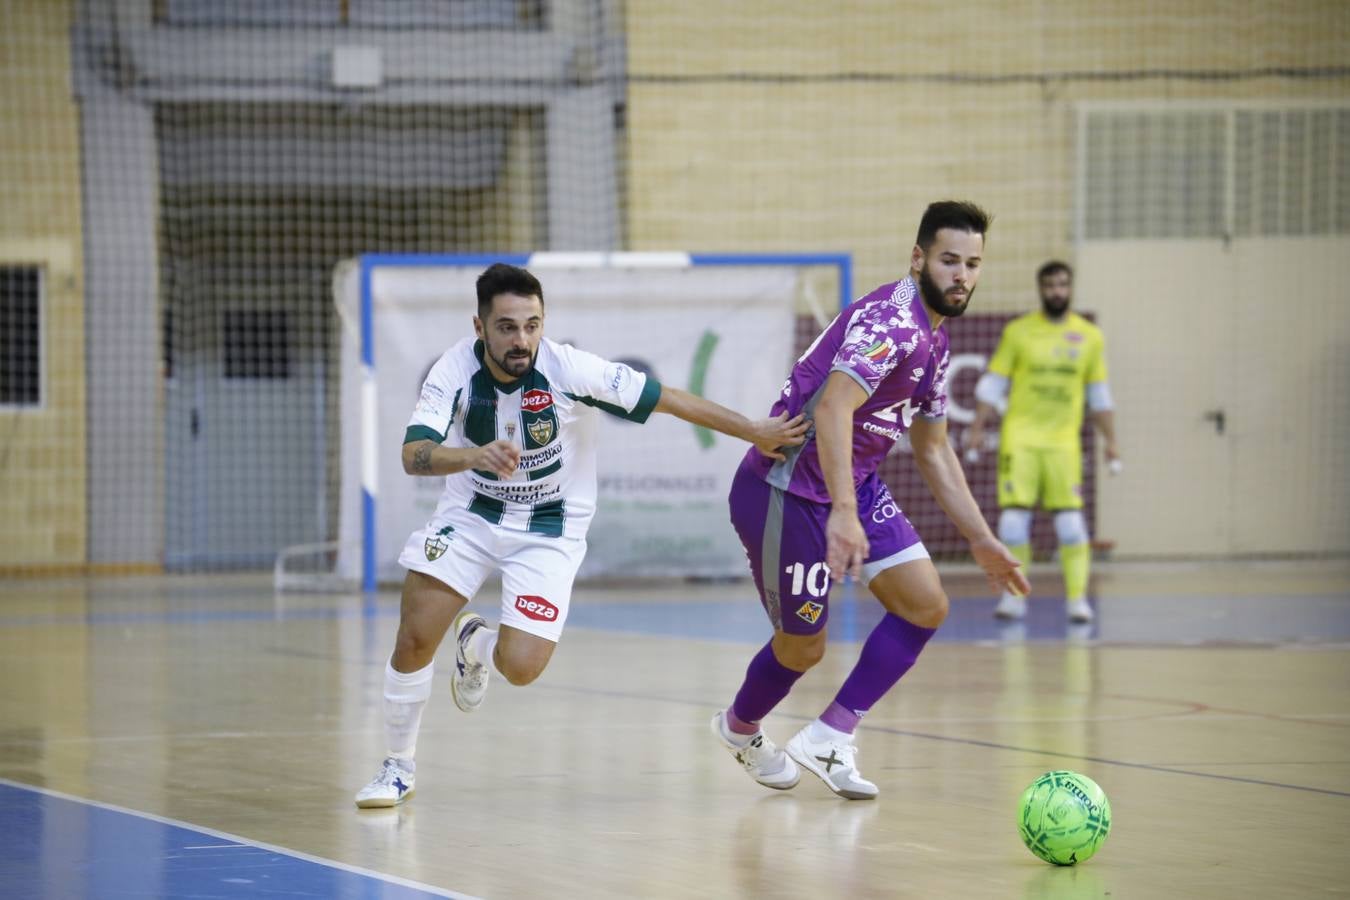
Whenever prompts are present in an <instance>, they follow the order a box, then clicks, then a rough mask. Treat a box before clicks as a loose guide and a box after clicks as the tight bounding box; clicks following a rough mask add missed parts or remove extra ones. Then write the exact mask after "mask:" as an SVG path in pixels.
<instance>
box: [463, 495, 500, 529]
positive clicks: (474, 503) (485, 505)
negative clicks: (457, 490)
mask: <svg viewBox="0 0 1350 900" xmlns="http://www.w3.org/2000/svg"><path fill="white" fill-rule="evenodd" d="M469 512H471V513H473V514H474V515H477V516H482V517H483V518H484V519H486V520H487V521H489V522H491V523H492V524H493V525H500V524H502V516H503V515H505V513H506V504H505V503H503V502H502V501H500V500H498V499H496V498H495V497H489V496H487V495H486V494H480V493H478V492H477V491H474V493H473V499H472V500H470V501H469Z"/></svg>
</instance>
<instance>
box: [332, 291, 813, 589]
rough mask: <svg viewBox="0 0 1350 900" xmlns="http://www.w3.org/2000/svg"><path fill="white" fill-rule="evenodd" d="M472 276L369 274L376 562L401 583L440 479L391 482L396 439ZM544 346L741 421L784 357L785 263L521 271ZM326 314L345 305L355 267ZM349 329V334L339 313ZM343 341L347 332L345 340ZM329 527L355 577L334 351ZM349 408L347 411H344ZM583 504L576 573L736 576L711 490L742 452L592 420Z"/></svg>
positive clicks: (355, 353) (684, 426) (462, 318)
mask: <svg viewBox="0 0 1350 900" xmlns="http://www.w3.org/2000/svg"><path fill="white" fill-rule="evenodd" d="M481 271H482V267H481V266H476V267H473V268H461V267H450V266H447V267H443V268H442V267H392V266H391V267H385V266H381V267H377V268H376V269H375V270H374V272H373V275H372V291H371V293H372V297H373V307H372V308H373V320H372V322H373V325H372V331H373V335H374V371H375V383H376V392H377V398H378V399H377V403H378V414H377V416H376V419H375V423H374V428H375V434H374V441H369V440H368V441H367V446H370V445H371V444H373V445H374V446H375V447H376V448H377V450H376V455H377V466H376V471H375V475H376V479H377V481H376V491H375V493H376V502H375V509H376V562H377V567H378V573H379V578H380V580H381V581H395V580H398V579H401V577H402V571H401V569H400V568H399V567H398V565H397V558H398V554H399V551H400V550H401V549H402V547H403V544H404V542H405V540H406V539H407V537H408V535H409V533H411V532H412V531H414V530H416V529H417V528H420V527H421V526H422V525H423V524H424V523H425V521H426V520H427V519H428V518H429V517H430V516H431V513H432V512H433V510H434V509H435V506H436V502H437V500H438V498H439V497H440V493H441V489H442V486H443V483H444V480H443V479H441V478H420V477H413V476H409V475H407V474H405V473H404V472H403V468H402V463H401V459H400V450H401V445H402V441H403V433H404V428H405V426H406V425H407V422H408V418H409V416H410V414H411V412H412V408H413V405H414V404H415V403H416V402H417V396H418V393H419V390H420V388H421V383H422V380H423V379H424V378H425V376H426V374H427V372H428V370H429V369H430V368H431V365H432V364H433V363H434V362H435V361H436V360H437V359H438V358H439V357H440V355H441V354H442V353H444V352H445V350H446V349H447V348H448V347H449V346H450V345H451V344H453V343H455V342H456V341H457V340H459V339H460V338H462V337H464V336H466V335H469V334H472V333H473V322H472V319H473V315H474V312H475V308H476V295H475V291H474V282H475V279H476V278H477V277H478V275H479V273H480V272H481ZM532 271H534V273H535V274H536V275H537V276H538V277H539V279H540V281H541V283H542V284H543V287H544V307H545V334H546V335H547V336H548V337H550V338H552V339H553V340H556V341H560V342H563V343H570V344H573V345H575V346H577V347H580V348H582V349H585V350H588V351H590V352H592V353H596V354H598V355H600V356H602V357H605V358H607V359H611V360H618V361H623V362H625V363H627V364H628V365H630V366H633V367H634V368H637V369H640V370H642V371H644V372H647V373H648V374H649V375H650V376H651V377H654V378H656V379H657V380H658V381H660V382H661V383H662V384H666V385H671V386H673V387H678V388H682V389H684V390H689V391H692V392H694V393H698V394H701V395H702V396H705V397H707V398H708V399H710V400H714V401H716V402H718V403H721V404H723V405H725V406H728V407H730V408H732V409H734V410H737V411H739V412H741V413H743V414H745V415H746V416H748V417H750V418H759V417H762V416H764V415H766V414H767V413H768V410H769V407H770V406H771V405H772V403H773V401H774V399H775V398H776V397H777V395H778V392H779V389H780V388H781V386H782V384H783V379H784V378H785V377H786V374H787V371H788V367H789V365H790V363H791V361H792V349H793V347H792V343H793V325H794V316H793V303H794V298H795V296H796V291H797V279H798V271H797V270H796V269H795V268H793V267H787V266H782V267H779V266H773V267H767V266H745V267H740V266H737V267H706V268H705V267H685V268H578V269H565V268H558V269H553V268H546V267H536V268H534V269H532ZM338 281H339V284H338V290H339V291H340V292H341V293H342V294H343V295H344V296H343V301H344V302H343V303H342V305H343V306H344V308H345V309H346V310H347V311H348V312H349V313H350V312H353V311H355V310H356V309H358V308H359V301H358V300H357V298H356V297H355V294H354V292H356V291H357V290H358V289H359V284H358V278H357V269H356V267H355V266H352V267H350V268H349V269H347V270H345V271H342V272H340V273H339V278H338ZM345 318H347V320H348V321H349V323H351V324H354V322H353V321H352V317H351V316H350V315H348V316H346V317H345ZM349 331H350V329H349ZM344 346H345V349H344V356H345V357H346V359H345V360H344V366H343V403H344V407H343V408H344V416H343V451H344V463H343V465H344V478H343V503H342V508H343V516H342V539H343V541H344V548H347V549H345V550H344V552H343V554H342V558H341V559H340V561H339V570H340V571H342V572H343V573H344V574H355V573H356V572H357V571H359V569H360V561H359V551H356V550H354V549H352V546H353V544H354V543H359V541H360V539H361V522H360V476H359V472H360V468H359V462H354V461H353V460H352V457H353V456H359V453H360V446H361V434H360V431H361V417H360V415H359V414H356V410H357V409H358V408H359V401H358V400H357V399H356V398H357V397H358V396H359V387H357V386H356V385H355V384H354V382H356V381H358V380H359V378H360V371H361V370H360V360H359V350H358V345H357V343H356V342H355V341H353V340H350V339H349V340H348V341H347V342H346V344H345V345H344ZM352 404H356V405H352ZM600 415H601V419H602V420H603V421H602V423H601V426H600V435H601V440H600V450H599V461H598V472H599V496H598V499H599V502H598V510H597V512H596V516H595V519H594V521H593V522H592V525H591V529H590V533H589V535H588V541H589V544H590V548H589V551H588V553H587V556H586V562H585V564H584V565H583V566H582V569H581V577H629V576H638V577H655V576H690V575H694V576H709V577H712V576H739V575H744V574H745V573H746V572H747V569H746V562H745V556H744V553H743V551H742V550H741V546H740V543H739V541H738V540H737V538H736V535H735V533H734V532H733V531H732V529H731V526H730V524H729V522H728V518H727V503H726V496H727V491H728V489H729V487H730V484H731V477H732V474H733V473H734V472H735V470H736V467H737V465H738V464H739V462H740V459H741V457H742V455H743V454H744V453H745V450H746V448H747V446H748V445H746V444H745V443H744V442H742V441H740V440H738V439H736V438H731V437H728V436H726V435H721V434H714V433H710V432H708V431H706V430H704V429H699V428H695V427H694V426H693V425H690V424H689V423H687V422H684V421H681V420H679V419H676V418H674V417H673V416H669V415H665V414H660V413H654V414H653V415H652V417H651V418H650V419H649V420H648V421H647V423H646V424H642V425H637V424H633V423H629V422H625V421H623V420H620V419H617V418H614V417H612V416H608V415H605V414H603V413H601V414H600Z"/></svg>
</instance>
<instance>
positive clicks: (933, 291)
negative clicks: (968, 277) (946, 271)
mask: <svg viewBox="0 0 1350 900" xmlns="http://www.w3.org/2000/svg"><path fill="white" fill-rule="evenodd" d="M919 291H920V292H921V293H922V294H923V302H925V303H927V304H928V308H929V309H931V310H932V311H933V312H935V313H937V314H938V315H940V316H944V317H946V318H949V319H954V318H956V317H957V316H959V315H961V314H962V313H964V312H965V311H966V307H967V306H968V305H970V298H971V297H973V296H974V295H975V289H974V288H970V289H967V288H964V287H960V286H958V285H952V286H951V287H949V288H947V290H945V291H944V290H943V289H942V288H940V287H938V286H937V282H935V281H934V280H933V276H932V274H931V273H930V272H929V271H928V260H926V259H925V260H924V261H923V268H922V269H920V270H919Z"/></svg>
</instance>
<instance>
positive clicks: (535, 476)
mask: <svg viewBox="0 0 1350 900" xmlns="http://www.w3.org/2000/svg"><path fill="white" fill-rule="evenodd" d="M561 468H562V460H561V459H555V460H554V461H553V462H552V463H550V464H549V465H547V466H544V467H543V468H542V469H532V470H531V471H530V473H529V477H530V481H538V480H539V479H541V478H547V477H548V476H550V475H552V474H553V473H554V472H556V471H558V470H559V469H561Z"/></svg>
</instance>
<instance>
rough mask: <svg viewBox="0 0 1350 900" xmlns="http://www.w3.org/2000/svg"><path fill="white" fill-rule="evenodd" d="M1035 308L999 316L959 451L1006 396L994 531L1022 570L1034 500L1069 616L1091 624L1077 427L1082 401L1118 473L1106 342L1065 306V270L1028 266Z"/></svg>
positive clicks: (1020, 600) (974, 446)
mask: <svg viewBox="0 0 1350 900" xmlns="http://www.w3.org/2000/svg"><path fill="white" fill-rule="evenodd" d="M1036 283H1037V286H1038V288H1039V289H1040V295H1041V310H1040V311H1039V312H1033V313H1027V314H1026V315H1024V316H1019V317H1018V318H1016V319H1014V320H1013V321H1011V322H1009V323H1008V325H1007V327H1006V328H1004V330H1003V336H1002V337H1001V338H1000V339H999V343H998V349H997V350H995V351H994V356H993V358H992V359H990V360H989V368H988V370H987V371H986V372H985V373H984V374H983V375H982V376H980V380H979V382H978V384H977V385H976V387H975V400H976V404H975V421H974V422H973V423H972V424H971V426H970V429H969V431H968V432H967V433H966V446H967V447H968V448H969V449H968V453H970V452H974V453H978V451H979V450H980V449H981V448H982V447H983V446H984V440H985V429H986V427H987V425H988V423H989V421H990V420H991V419H992V418H993V417H994V414H995V411H996V409H998V408H1000V407H1002V406H1003V403H1004V397H1005V396H1006V397H1007V412H1006V413H1005V414H1004V416H1003V429H1002V432H1001V434H1000V437H999V452H998V505H999V507H1000V508H1001V509H1002V513H1001V514H1000V515H999V522H998V536H999V539H1000V540H1001V541H1002V542H1003V543H1004V544H1005V545H1007V547H1008V549H1009V550H1011V551H1012V552H1013V555H1015V556H1017V557H1018V558H1019V559H1020V560H1021V561H1022V565H1023V566H1029V564H1030V563H1031V515H1032V510H1033V509H1034V508H1035V507H1036V505H1037V503H1039V504H1040V506H1041V507H1042V508H1043V509H1045V510H1046V511H1047V512H1049V513H1051V514H1053V515H1054V517H1055V534H1056V536H1057V537H1058V538H1059V559H1060V564H1061V566H1062V567H1063V570H1064V593H1065V599H1066V600H1067V603H1068V613H1069V619H1070V620H1071V621H1074V622H1090V621H1092V607H1091V606H1089V605H1088V602H1087V583H1088V562H1089V557H1090V554H1091V547H1090V545H1089V542H1088V530H1087V522H1086V521H1085V520H1084V518H1083V452H1082V447H1081V446H1080V444H1079V439H1078V435H1079V431H1080V429H1081V428H1082V425H1083V405H1084V399H1085V398H1086V402H1087V406H1088V408H1089V409H1090V410H1091V414H1092V422H1093V424H1094V425H1096V427H1097V430H1098V431H1100V432H1101V435H1102V438H1103V440H1104V441H1105V444H1106V460H1107V464H1108V466H1109V467H1110V470H1111V472H1112V473H1113V474H1114V473H1115V472H1118V471H1119V470H1120V455H1119V453H1118V452H1117V450H1116V433H1115V422H1114V418H1113V414H1112V411H1111V391H1110V389H1109V388H1108V387H1107V384H1106V353H1105V350H1106V347H1105V341H1104V339H1103V338H1102V333H1101V329H1099V328H1097V326H1095V325H1093V324H1092V323H1091V322H1089V321H1088V320H1087V319H1084V318H1083V317H1082V316H1080V315H1078V314H1077V313H1075V312H1071V311H1070V310H1069V303H1070V302H1071V300H1072V299H1073V270H1072V269H1071V268H1069V266H1068V264H1067V263H1062V262H1059V261H1057V260H1054V261H1051V262H1047V263H1046V264H1045V265H1043V266H1041V268H1040V269H1039V270H1038V271H1037V272H1036ZM1026 606H1027V603H1026V598H1025V597H1022V596H1019V595H1018V594H1015V593H1012V592H1010V591H1005V592H1004V594H1003V596H1002V597H1001V598H1000V599H999V603H998V606H997V607H996V608H995V610H994V615H996V616H998V617H999V618H1003V619H1020V618H1022V617H1023V616H1024V615H1026Z"/></svg>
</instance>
